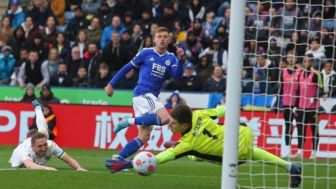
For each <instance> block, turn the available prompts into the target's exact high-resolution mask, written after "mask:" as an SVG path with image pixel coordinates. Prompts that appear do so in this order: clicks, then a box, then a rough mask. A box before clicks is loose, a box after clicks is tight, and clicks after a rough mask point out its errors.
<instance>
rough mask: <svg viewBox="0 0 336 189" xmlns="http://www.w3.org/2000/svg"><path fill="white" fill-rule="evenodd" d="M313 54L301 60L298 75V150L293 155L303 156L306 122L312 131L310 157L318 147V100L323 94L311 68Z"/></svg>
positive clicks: (321, 87)
mask: <svg viewBox="0 0 336 189" xmlns="http://www.w3.org/2000/svg"><path fill="white" fill-rule="evenodd" d="M312 66H313V55H312V54H308V55H306V56H305V58H304V60H303V72H302V73H301V74H300V76H299V96H300V99H299V108H298V110H297V116H296V127H297V131H298V151H297V154H295V156H298V157H300V158H302V157H303V147H304V143H305V140H306V128H307V126H308V125H307V124H309V125H310V128H311V131H312V137H311V138H312V143H313V145H312V152H311V155H310V157H311V158H315V157H316V151H317V149H318V147H319V138H320V136H319V129H318V124H317V118H318V108H319V100H318V98H319V97H320V95H321V94H323V85H322V81H321V79H320V78H319V73H317V72H316V71H315V70H314V69H313V68H312Z"/></svg>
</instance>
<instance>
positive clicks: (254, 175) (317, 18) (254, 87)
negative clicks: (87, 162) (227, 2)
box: [231, 0, 336, 189]
mask: <svg viewBox="0 0 336 189" xmlns="http://www.w3.org/2000/svg"><path fill="white" fill-rule="evenodd" d="M231 11H234V10H231ZM335 32H336V21H335V1H334V0H284V1H282V0H263V1H262V0H260V1H257V0H256V1H247V4H246V8H245V39H244V66H243V75H242V79H243V84H242V96H241V107H242V110H243V111H242V112H241V115H240V117H241V120H240V121H241V122H245V123H246V124H247V125H248V127H250V128H251V129H252V130H253V133H254V137H255V138H254V139H255V140H254V145H255V146H256V147H259V148H262V149H265V150H267V151H268V152H271V153H273V154H275V155H277V156H279V157H281V158H282V159H284V160H287V161H289V162H295V163H298V164H301V165H302V176H303V177H302V183H301V186H300V188H305V189H308V188H312V189H313V188H314V189H315V188H316V189H317V188H323V189H332V188H336V114H335V111H336V73H335V70H336V66H335V65H334V64H335V59H336V51H335V48H336V47H335V44H336V40H335V35H336V33H335ZM289 179H290V177H289V174H288V172H286V171H285V170H284V169H282V168H281V167H276V166H271V165H268V164H267V162H264V163H257V162H254V161H250V162H247V163H245V164H243V165H241V166H240V167H239V169H238V183H237V184H238V186H239V187H240V188H289Z"/></svg>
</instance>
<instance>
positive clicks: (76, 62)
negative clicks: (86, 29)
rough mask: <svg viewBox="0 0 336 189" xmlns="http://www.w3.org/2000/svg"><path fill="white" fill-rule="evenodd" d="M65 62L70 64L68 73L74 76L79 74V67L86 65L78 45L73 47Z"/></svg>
mask: <svg viewBox="0 0 336 189" xmlns="http://www.w3.org/2000/svg"><path fill="white" fill-rule="evenodd" d="M65 63H66V64H67V65H68V73H69V75H70V76H71V77H72V78H74V77H75V76H76V75H77V71H78V68H79V67H80V66H81V65H85V63H84V60H83V59H82V58H81V57H80V50H79V47H78V46H74V47H72V49H71V55H70V56H69V57H68V58H67V59H66V61H65Z"/></svg>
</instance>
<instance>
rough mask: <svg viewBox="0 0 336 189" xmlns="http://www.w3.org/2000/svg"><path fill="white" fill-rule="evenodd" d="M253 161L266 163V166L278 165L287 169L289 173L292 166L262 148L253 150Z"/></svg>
mask: <svg viewBox="0 0 336 189" xmlns="http://www.w3.org/2000/svg"><path fill="white" fill-rule="evenodd" d="M252 160H258V161H262V162H265V163H266V164H271V165H277V166H280V167H282V168H284V169H286V170H287V171H289V170H290V167H291V165H292V164H291V163H289V162H287V161H285V160H283V159H281V158H279V157H278V156H276V155H273V154H271V153H269V152H267V151H266V150H263V149H260V148H254V149H253V154H252Z"/></svg>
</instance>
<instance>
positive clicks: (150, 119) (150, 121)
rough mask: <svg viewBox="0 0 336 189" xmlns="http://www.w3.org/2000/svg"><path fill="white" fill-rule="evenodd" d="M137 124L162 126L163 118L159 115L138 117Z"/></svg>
mask: <svg viewBox="0 0 336 189" xmlns="http://www.w3.org/2000/svg"><path fill="white" fill-rule="evenodd" d="M134 122H135V124H137V125H142V126H151V125H162V123H161V118H160V116H158V115H157V114H147V115H143V116H140V117H136V118H135V120H134Z"/></svg>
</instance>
